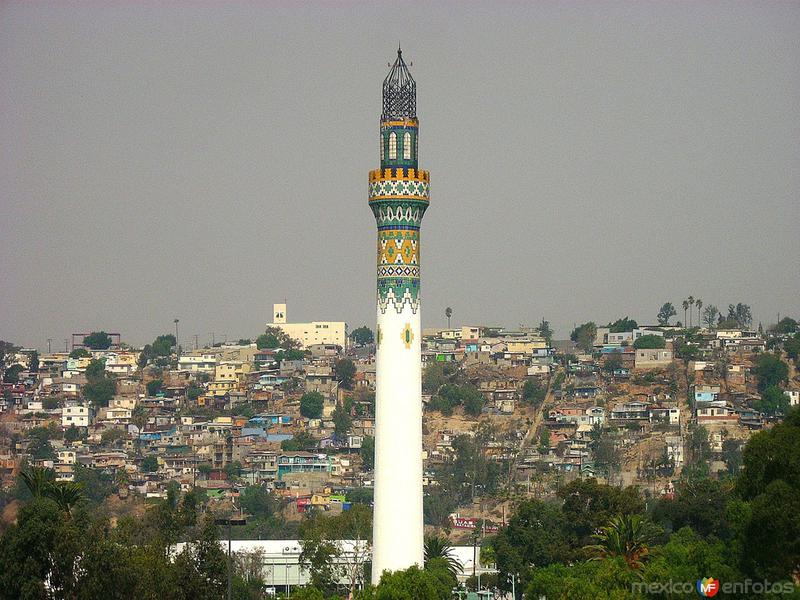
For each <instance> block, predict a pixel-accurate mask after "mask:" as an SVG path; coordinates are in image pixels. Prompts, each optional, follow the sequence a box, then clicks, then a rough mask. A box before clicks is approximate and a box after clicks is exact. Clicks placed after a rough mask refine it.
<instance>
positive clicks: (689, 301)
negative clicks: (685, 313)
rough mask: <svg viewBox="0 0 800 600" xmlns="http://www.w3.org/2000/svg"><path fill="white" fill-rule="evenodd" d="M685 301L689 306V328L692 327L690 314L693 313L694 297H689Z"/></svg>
mask: <svg viewBox="0 0 800 600" xmlns="http://www.w3.org/2000/svg"><path fill="white" fill-rule="evenodd" d="M686 301H687V302H688V303H689V306H690V308H689V327H691V326H692V313H693V312H694V311H693V307H694V296H689V297H688V298H687V299H686Z"/></svg>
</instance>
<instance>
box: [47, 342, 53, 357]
mask: <svg viewBox="0 0 800 600" xmlns="http://www.w3.org/2000/svg"><path fill="white" fill-rule="evenodd" d="M52 343H53V338H47V353H48V354H50V353H52V350H50V344H52Z"/></svg>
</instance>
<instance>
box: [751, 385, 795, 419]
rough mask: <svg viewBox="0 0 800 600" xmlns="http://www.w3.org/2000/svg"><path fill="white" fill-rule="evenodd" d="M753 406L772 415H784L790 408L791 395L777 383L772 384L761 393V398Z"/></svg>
mask: <svg viewBox="0 0 800 600" xmlns="http://www.w3.org/2000/svg"><path fill="white" fill-rule="evenodd" d="M753 407H754V408H755V409H756V410H757V411H759V412H761V413H764V414H765V415H767V416H770V417H774V416H776V415H784V414H786V411H788V410H789V396H787V395H786V393H785V392H784V391H783V390H782V389H781V388H779V387H778V386H777V385H771V386H769V387H768V388H767V389H766V390H764V392H763V393H762V394H761V400H757V401H756V402H754V403H753Z"/></svg>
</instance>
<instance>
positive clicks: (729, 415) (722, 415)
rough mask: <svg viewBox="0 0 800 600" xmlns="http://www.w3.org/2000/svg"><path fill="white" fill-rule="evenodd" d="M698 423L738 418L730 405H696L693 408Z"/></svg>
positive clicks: (735, 419)
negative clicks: (694, 408)
mask: <svg viewBox="0 0 800 600" xmlns="http://www.w3.org/2000/svg"><path fill="white" fill-rule="evenodd" d="M695 415H696V416H697V422H698V423H701V424H702V423H720V422H732V423H735V422H737V421H738V420H739V414H738V413H737V412H736V411H735V410H734V409H733V408H732V407H730V406H727V405H726V406H716V405H707V406H698V407H697V408H696V410H695Z"/></svg>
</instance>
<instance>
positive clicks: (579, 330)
mask: <svg viewBox="0 0 800 600" xmlns="http://www.w3.org/2000/svg"><path fill="white" fill-rule="evenodd" d="M596 336H597V325H595V324H594V323H593V322H592V321H589V322H588V323H583V324H582V325H579V326H578V327H576V328H575V329H573V330H572V333H570V335H569V339H571V340H572V341H573V342H575V343H576V344H577V345H578V348H580V349H581V350H583V351H584V352H591V351H592V348H593V347H594V339H595V337H596Z"/></svg>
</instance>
